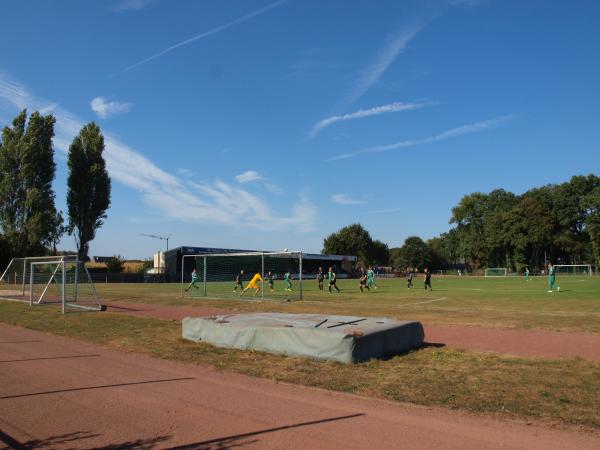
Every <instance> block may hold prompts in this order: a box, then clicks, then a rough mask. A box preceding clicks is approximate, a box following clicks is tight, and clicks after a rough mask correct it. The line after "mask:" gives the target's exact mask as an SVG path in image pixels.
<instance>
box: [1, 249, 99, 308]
mask: <svg viewBox="0 0 600 450" xmlns="http://www.w3.org/2000/svg"><path fill="white" fill-rule="evenodd" d="M0 298H1V299H5V300H14V301H22V302H27V303H29V304H30V305H31V306H35V305H45V304H57V305H61V307H62V309H63V312H65V311H66V310H67V309H69V308H73V309H79V310H86V311H100V310H103V309H104V307H103V306H102V305H101V303H100V300H99V297H98V293H97V292H96V287H95V286H94V283H93V282H92V279H91V276H90V274H89V272H88V270H87V268H86V267H85V263H83V262H81V261H78V260H77V257H76V256H74V255H73V256H65V257H59V256H53V257H32V258H15V259H13V260H12V261H11V262H10V263H9V265H8V267H7V269H6V270H5V271H4V273H3V274H2V277H0Z"/></svg>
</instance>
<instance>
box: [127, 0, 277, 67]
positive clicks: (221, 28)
mask: <svg viewBox="0 0 600 450" xmlns="http://www.w3.org/2000/svg"><path fill="white" fill-rule="evenodd" d="M286 1H287V0H278V1H276V2H273V3H270V4H268V5H267V6H263V7H262V8H260V9H257V10H256V11H254V12H251V13H250V14H247V15H245V16H242V17H238V18H237V19H235V20H232V21H231V22H227V23H226V24H224V25H220V26H218V27H216V28H213V29H212V30H208V31H205V32H204V33H200V34H198V35H196V36H194V37H191V38H189V39H186V40H185V41H181V42H179V43H177V44H175V45H172V46H170V47H168V48H166V49H164V50H161V51H160V52H158V53H155V54H154V55H152V56H149V57H148V58H146V59H144V60H142V61H140V62H137V63H135V64H133V65H131V66H129V67H126V68H125V69H124V72H128V71H130V70H131V69H135V68H136V67H139V66H141V65H143V64H146V63H147V62H150V61H152V60H153V59H156V58H159V57H161V56H162V55H164V54H166V53H169V52H171V51H173V50H175V49H176V48H179V47H183V46H184V45H187V44H191V43H192V42H194V41H197V40H199V39H203V38H205V37H208V36H212V35H213V34H217V33H220V32H221V31H224V30H226V29H227V28H231V27H233V26H234V25H237V24H239V23H242V22H246V21H247V20H250V19H252V18H254V17H257V16H260V15H261V14H264V13H266V12H267V11H269V10H271V9H273V8H276V7H278V6H281V5H283V4H284V3H285V2H286Z"/></svg>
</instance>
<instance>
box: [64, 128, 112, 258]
mask: <svg viewBox="0 0 600 450" xmlns="http://www.w3.org/2000/svg"><path fill="white" fill-rule="evenodd" d="M103 153H104V137H103V136H102V133H101V132H100V128H99V127H98V125H96V124H95V123H93V122H92V123H89V124H87V125H85V126H84V127H83V128H82V129H81V131H80V132H79V135H78V136H76V137H75V139H73V143H72V144H71V146H70V147H69V161H68V165H69V179H68V181H67V188H68V191H67V207H68V213H69V223H68V226H67V229H68V231H69V234H74V235H75V242H76V244H77V255H78V257H79V260H81V261H85V260H86V259H87V256H88V251H89V245H90V241H92V240H93V239H94V237H95V236H96V231H97V230H98V228H100V227H101V226H102V225H103V223H104V219H106V211H107V210H108V207H109V206H110V177H109V175H108V172H107V170H106V162H105V161H104V156H103Z"/></svg>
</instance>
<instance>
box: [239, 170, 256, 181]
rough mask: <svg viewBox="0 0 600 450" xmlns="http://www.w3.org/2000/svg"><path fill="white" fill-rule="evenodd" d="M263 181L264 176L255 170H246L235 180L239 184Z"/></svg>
mask: <svg viewBox="0 0 600 450" xmlns="http://www.w3.org/2000/svg"><path fill="white" fill-rule="evenodd" d="M262 179H263V177H262V175H260V174H259V173H258V172H255V171H254V170H246V171H245V172H244V173H240V174H239V175H237V176H236V177H235V180H236V181H237V182H238V183H249V182H251V181H260V180H262Z"/></svg>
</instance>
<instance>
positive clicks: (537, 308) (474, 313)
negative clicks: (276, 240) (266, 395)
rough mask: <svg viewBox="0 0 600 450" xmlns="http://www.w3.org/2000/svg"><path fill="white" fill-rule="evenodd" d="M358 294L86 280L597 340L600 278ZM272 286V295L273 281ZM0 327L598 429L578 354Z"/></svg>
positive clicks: (237, 305) (592, 393)
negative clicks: (333, 350) (343, 354)
mask: <svg viewBox="0 0 600 450" xmlns="http://www.w3.org/2000/svg"><path fill="white" fill-rule="evenodd" d="M378 284H379V288H378V289H377V290H376V291H374V292H371V293H365V294H361V293H360V292H359V291H358V287H357V282H356V280H340V282H339V285H340V288H341V289H342V293H341V294H328V293H327V291H325V292H324V293H321V292H319V291H318V289H317V286H316V282H315V281H313V280H310V281H308V282H306V283H305V292H304V294H305V295H304V300H302V301H292V302H285V301H284V297H285V294H283V293H281V294H278V296H277V297H275V298H274V299H271V300H270V301H252V300H251V297H250V296H249V297H247V298H246V297H245V298H243V299H240V298H239V296H237V295H236V296H233V295H231V294H233V293H232V292H231V289H232V288H233V286H232V283H224V284H222V285H215V286H212V287H211V289H215V288H217V289H221V290H222V295H223V297H228V298H219V299H213V298H181V297H180V289H181V286H180V285H179V284H98V285H97V286H96V287H97V289H98V292H99V293H100V295H101V296H102V298H103V300H105V301H108V300H119V301H129V302H144V303H160V304H172V305H188V306H189V305H197V306H204V307H206V306H210V307H222V308H227V309H232V310H238V311H284V312H318V313H337V314H356V315H370V316H377V315H386V316H392V317H396V318H400V319H412V320H421V321H424V322H427V323H438V324H462V325H484V326H490V327H513V328H539V329H550V330H562V331H576V332H592V333H600V278H597V277H592V278H590V277H585V278H580V277H561V278H560V279H559V284H560V286H561V292H560V293H552V294H550V293H548V292H546V284H545V279H543V278H536V279H533V280H531V281H530V282H527V283H526V282H525V281H524V280H523V279H521V278H497V279H489V278H488V279H485V278H467V277H463V278H456V277H447V278H442V277H438V278H434V280H433V288H434V290H433V292H425V291H424V290H423V289H422V287H421V286H422V283H421V280H416V282H415V285H416V288H414V289H410V290H409V289H407V288H406V284H405V280H402V279H388V280H379V283H378ZM276 287H277V288H279V289H283V286H282V283H281V282H280V283H276ZM0 321H1V322H4V323H9V324H13V325H19V326H23V327H27V328H31V329H35V330H42V331H46V332H50V333H55V334H60V335H64V336H68V337H73V338H77V339H83V340H87V341H91V342H96V343H99V344H102V345H106V346H109V347H112V348H117V349H120V350H124V351H130V352H139V353H145V354H149V355H151V356H154V357H159V358H164V359H171V360H177V361H183V362H188V363H194V364H204V365H211V366H214V367H216V368H217V369H219V370H225V371H231V372H237V373H243V374H247V375H252V376H258V377H263V378H269V379H273V380H277V381H286V382H290V383H296V384H302V385H306V386H316V387H321V388H325V389H331V390H337V391H343V392H351V393H356V394H361V395H366V396H370V397H378V398H385V399H389V400H395V401H406V402H411V403H418V404H423V405H437V406H444V407H449V408H453V409H463V410H468V411H471V412H477V413H487V414H494V415H501V416H503V417H520V418H526V419H528V420H529V419H543V420H550V421H551V422H553V423H559V424H563V425H567V424H571V425H578V426H584V427H585V428H588V429H591V430H594V432H600V364H598V363H595V362H591V361H586V360H584V359H581V358H575V359H565V360H545V359H540V358H517V357H510V356H506V355H499V354H491V353H475V352H468V351H461V350H456V349H452V348H434V347H428V348H424V349H421V350H418V351H414V352H411V353H409V354H407V355H402V356H397V357H394V358H390V359H387V360H373V361H369V362H366V363H361V364H356V365H343V364H337V363H331V362H323V361H314V360H307V359H304V360H302V363H301V364H299V363H298V361H299V360H298V359H297V358H287V357H284V356H277V355H270V354H265V353H261V352H253V351H238V350H232V349H221V348H216V347H212V346H210V345H207V344H195V343H190V342H187V341H184V340H182V339H181V337H180V336H181V326H180V324H178V323H176V322H172V321H161V320H155V319H146V318H136V317H129V316H123V315H120V314H108V313H79V312H72V313H69V314H67V315H65V316H63V315H61V314H59V311H58V309H56V308H33V309H32V308H29V306H28V305H25V304H22V303H13V302H3V301H0Z"/></svg>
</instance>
